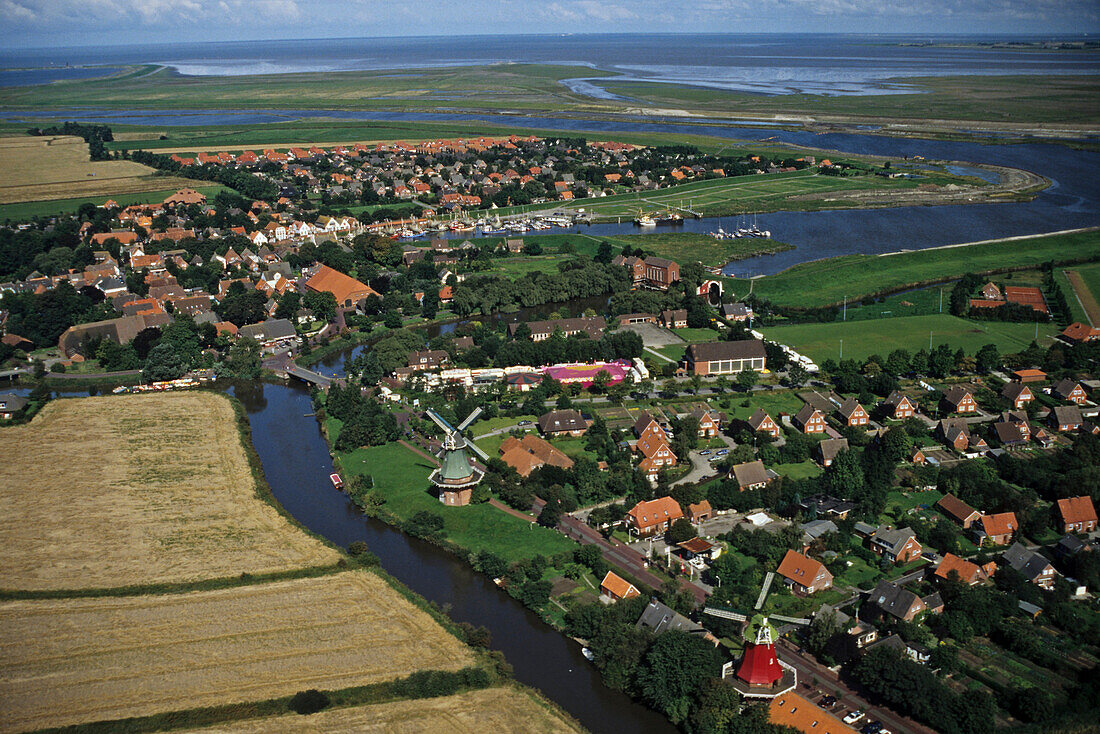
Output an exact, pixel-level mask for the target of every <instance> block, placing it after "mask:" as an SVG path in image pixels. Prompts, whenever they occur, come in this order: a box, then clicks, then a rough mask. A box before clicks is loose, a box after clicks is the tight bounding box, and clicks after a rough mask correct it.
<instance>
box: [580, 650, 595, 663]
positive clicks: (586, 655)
mask: <svg viewBox="0 0 1100 734" xmlns="http://www.w3.org/2000/svg"><path fill="white" fill-rule="evenodd" d="M581 655H584V659H585V660H587V661H588V662H590V663H591V662H593V661H594V660H595V659H596V653H594V652H592V651H591V650H589V649H588V648H587V647H582V648H581Z"/></svg>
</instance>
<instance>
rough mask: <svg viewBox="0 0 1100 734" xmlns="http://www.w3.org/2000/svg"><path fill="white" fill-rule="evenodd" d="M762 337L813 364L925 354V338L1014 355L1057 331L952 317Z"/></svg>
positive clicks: (777, 330)
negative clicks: (896, 352) (901, 353)
mask: <svg viewBox="0 0 1100 734" xmlns="http://www.w3.org/2000/svg"><path fill="white" fill-rule="evenodd" d="M760 328H761V330H762V331H763V333H764V336H765V337H767V338H768V339H771V340H773V341H777V342H779V343H781V344H786V345H788V346H790V347H793V348H794V349H795V350H796V351H798V352H800V353H802V354H805V355H806V356H808V357H810V358H811V359H812V360H814V361H815V362H819V363H820V362H821V361H822V360H824V359H833V360H838V359H839V358H840V357H841V353H840V349H841V344H840V342H841V340H843V342H844V346H843V348H844V354H843V357H844V359H866V358H867V357H868V356H870V355H872V354H879V355H882V356H883V357H885V356H886V355H888V354H889V353H890V352H892V351H893V350H895V349H907V350H909V352H916V351H918V350H920V349H928V347H929V336H931V344H932V346H933V347H935V346H939V345H940V344H949V345H950V346H951V348H952V349H963V350H965V351H966V353H967V354H973V353H974V352H976V351H977V350H978V349H979V348H980V347H982V346H984V345H986V344H996V345H997V348H998V349H1000V350H1001V352H1018V351H1020V350H1021V349H1024V348H1026V347H1027V345H1028V344H1030V343H1031V342H1032V341H1033V340H1034V339H1035V337H1036V333H1038V341H1039V343H1040V344H1042V345H1046V344H1050V341H1051V337H1052V336H1053V335H1055V334H1057V333H1058V332H1059V331H1060V329H1059V327H1058V326H1057V325H1055V324H1049V323H1047V324H1039V325H1038V330H1037V331H1036V325H1035V324H1028V323H1013V322H1005V321H971V320H968V319H961V318H958V317H957V316H951V315H950V314H935V315H932V316H901V317H898V318H894V319H891V320H890V321H889V322H883V321H870V320H868V321H847V322H844V321H840V322H835V321H834V322H832V323H825V324H794V325H790V326H771V327H760Z"/></svg>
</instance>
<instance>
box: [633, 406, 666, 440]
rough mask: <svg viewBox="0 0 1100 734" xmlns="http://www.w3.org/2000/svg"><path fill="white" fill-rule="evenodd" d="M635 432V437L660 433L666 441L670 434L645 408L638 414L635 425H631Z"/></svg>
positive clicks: (640, 437)
mask: <svg viewBox="0 0 1100 734" xmlns="http://www.w3.org/2000/svg"><path fill="white" fill-rule="evenodd" d="M631 430H632V431H633V432H634V437H635V438H637V439H642V438H645V437H647V436H653V435H659V436H661V437H662V438H663V439H665V440H666V441H667V440H668V434H667V433H665V429H664V428H662V427H661V424H660V423H659V422H658V421H657V419H656V418H654V417H653V416H652V415H651V414H650V412H649V411H648V410H643V411H642V412H641V413H639V414H638V417H637V418H636V419H635V420H634V425H633V426H632V427H631Z"/></svg>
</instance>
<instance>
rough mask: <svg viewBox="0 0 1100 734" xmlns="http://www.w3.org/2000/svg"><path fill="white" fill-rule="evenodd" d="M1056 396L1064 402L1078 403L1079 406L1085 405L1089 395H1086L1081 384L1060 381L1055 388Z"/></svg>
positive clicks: (1071, 381)
mask: <svg viewBox="0 0 1100 734" xmlns="http://www.w3.org/2000/svg"><path fill="white" fill-rule="evenodd" d="M1054 394H1055V395H1057V396H1058V397H1060V398H1061V399H1062V400H1066V401H1069V402H1071V403H1077V404H1078V405H1084V404H1085V403H1086V402H1087V401H1088V395H1086V394H1085V388H1083V387H1081V384H1080V383H1078V382H1074V381H1073V380H1061V381H1059V382H1058V384H1057V385H1055V386H1054Z"/></svg>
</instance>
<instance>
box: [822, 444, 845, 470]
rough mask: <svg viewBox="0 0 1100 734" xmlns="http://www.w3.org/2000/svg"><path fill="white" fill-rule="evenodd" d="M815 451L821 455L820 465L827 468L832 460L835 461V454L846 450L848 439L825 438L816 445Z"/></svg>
mask: <svg viewBox="0 0 1100 734" xmlns="http://www.w3.org/2000/svg"><path fill="white" fill-rule="evenodd" d="M817 450H818V453H820V455H821V465H822V466H824V467H829V466H831V465H832V463H833V460H834V459H836V457H837V454H839V453H840V452H841V451H847V450H848V439H846V438H827V439H825V440H824V441H822V442H821V443H819V444H818V445H817Z"/></svg>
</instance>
